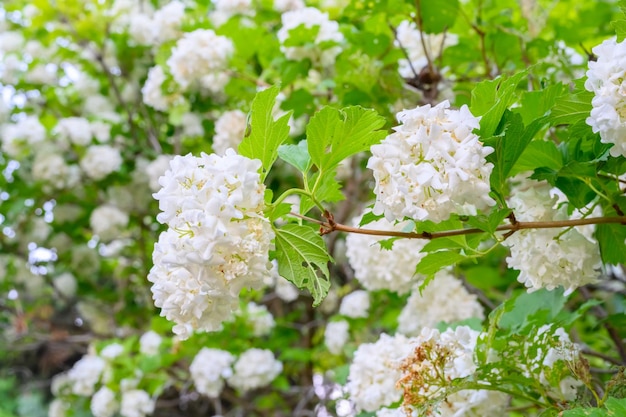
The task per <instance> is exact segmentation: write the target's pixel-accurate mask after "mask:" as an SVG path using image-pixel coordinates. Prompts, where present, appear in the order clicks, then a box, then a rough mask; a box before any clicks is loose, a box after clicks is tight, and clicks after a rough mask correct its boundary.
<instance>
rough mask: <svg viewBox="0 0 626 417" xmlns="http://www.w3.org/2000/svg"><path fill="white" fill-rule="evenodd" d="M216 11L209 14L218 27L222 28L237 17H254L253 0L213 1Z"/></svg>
mask: <svg viewBox="0 0 626 417" xmlns="http://www.w3.org/2000/svg"><path fill="white" fill-rule="evenodd" d="M213 4H214V5H215V11H213V12H211V13H210V14H209V16H210V18H211V21H212V22H213V23H214V24H215V25H216V26H221V25H223V24H224V23H226V22H227V21H228V19H230V18H231V17H232V16H235V15H246V16H254V7H253V6H252V0H213Z"/></svg>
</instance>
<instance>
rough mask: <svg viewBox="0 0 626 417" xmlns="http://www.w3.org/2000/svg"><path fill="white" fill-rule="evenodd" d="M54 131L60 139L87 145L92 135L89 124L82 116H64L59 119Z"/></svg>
mask: <svg viewBox="0 0 626 417" xmlns="http://www.w3.org/2000/svg"><path fill="white" fill-rule="evenodd" d="M54 133H56V135H57V136H58V138H59V139H60V140H61V141H63V142H65V143H67V142H70V143H73V144H75V145H80V146H87V145H89V144H90V143H91V138H92V136H93V134H92V130H91V124H90V123H89V120H87V119H85V118H84V117H66V118H65V119H61V120H59V122H58V123H57V125H56V126H55V128H54Z"/></svg>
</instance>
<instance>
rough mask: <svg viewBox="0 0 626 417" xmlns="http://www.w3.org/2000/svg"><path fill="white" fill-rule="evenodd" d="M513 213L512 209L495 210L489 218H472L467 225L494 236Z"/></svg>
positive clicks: (483, 216)
mask: <svg viewBox="0 0 626 417" xmlns="http://www.w3.org/2000/svg"><path fill="white" fill-rule="evenodd" d="M510 213H511V210H510V209H499V210H493V211H492V212H491V213H490V215H489V216H485V215H480V216H471V217H470V218H469V219H468V220H467V224H469V225H470V226H472V227H475V228H477V229H480V230H484V231H485V232H487V233H489V234H494V233H495V231H496V228H497V227H498V226H500V224H502V221H503V220H504V219H506V218H507V216H508V215H509V214H510Z"/></svg>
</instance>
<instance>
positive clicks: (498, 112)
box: [471, 70, 528, 138]
mask: <svg viewBox="0 0 626 417" xmlns="http://www.w3.org/2000/svg"><path fill="white" fill-rule="evenodd" d="M527 75H528V72H527V71H526V70H524V71H521V72H518V73H517V74H515V75H513V76H511V77H509V78H504V77H503V76H500V77H498V78H496V79H495V80H487V81H483V82H480V83H478V84H477V85H476V87H474V89H473V90H472V105H471V111H472V114H473V115H474V116H480V115H482V118H481V119H480V136H481V137H483V138H488V137H490V136H493V135H494V134H495V133H496V130H497V128H498V125H499V124H500V120H501V119H502V116H503V115H504V112H505V110H506V109H507V108H508V107H509V106H510V105H511V104H513V102H514V101H515V99H516V95H515V90H516V89H517V85H518V84H519V83H520V82H521V81H522V80H523V79H524V78H525V77H526V76H527Z"/></svg>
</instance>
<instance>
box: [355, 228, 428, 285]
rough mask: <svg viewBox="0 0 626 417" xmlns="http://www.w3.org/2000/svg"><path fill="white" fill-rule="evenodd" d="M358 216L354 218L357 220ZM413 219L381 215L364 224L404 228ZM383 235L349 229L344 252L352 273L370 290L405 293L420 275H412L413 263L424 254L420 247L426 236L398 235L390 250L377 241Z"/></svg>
mask: <svg viewBox="0 0 626 417" xmlns="http://www.w3.org/2000/svg"><path fill="white" fill-rule="evenodd" d="M360 220H361V217H357V218H355V219H354V221H353V224H354V225H355V226H356V225H358V224H359V222H360ZM412 225H413V223H412V222H409V221H406V222H400V223H397V224H394V223H392V222H390V221H388V220H386V219H384V218H382V219H380V220H377V221H375V222H372V223H368V224H367V225H366V226H365V227H367V228H369V229H380V230H395V231H406V228H407V227H411V226H412ZM384 239H386V238H385V237H380V236H373V235H365V234H358V233H350V234H348V236H347V237H346V256H347V257H348V262H349V263H350V266H351V267H352V269H353V270H354V277H355V278H356V279H357V280H358V281H359V282H360V283H361V285H363V287H364V288H366V289H367V290H369V291H376V290H389V291H395V292H397V293H398V294H404V293H407V292H409V291H410V290H411V288H412V287H413V286H414V285H415V283H416V282H418V281H419V279H420V278H421V276H417V275H415V266H416V265H417V264H418V263H419V261H420V260H421V259H422V258H423V257H424V256H426V254H425V253H421V252H420V251H421V250H422V248H423V247H424V245H425V244H426V242H427V241H426V240H420V239H398V240H396V241H394V242H393V247H392V248H391V249H390V250H387V249H383V248H382V247H381V246H380V244H379V243H378V242H380V241H381V240H384Z"/></svg>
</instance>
